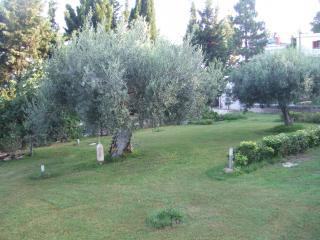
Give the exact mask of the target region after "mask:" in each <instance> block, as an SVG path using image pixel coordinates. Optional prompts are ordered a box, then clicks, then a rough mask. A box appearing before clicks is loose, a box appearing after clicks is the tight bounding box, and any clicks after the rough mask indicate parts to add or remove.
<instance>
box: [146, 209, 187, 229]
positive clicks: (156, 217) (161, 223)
mask: <svg viewBox="0 0 320 240" xmlns="http://www.w3.org/2000/svg"><path fill="white" fill-rule="evenodd" d="M182 220H183V216H182V213H181V212H180V211H179V210H177V209H174V208H168V209H163V210H161V211H159V212H157V213H155V214H153V215H151V216H149V217H147V218H146V225H147V226H149V227H152V228H156V229H161V228H165V227H173V226H174V225H176V224H180V223H182Z"/></svg>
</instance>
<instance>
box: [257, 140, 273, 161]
mask: <svg viewBox="0 0 320 240" xmlns="http://www.w3.org/2000/svg"><path fill="white" fill-rule="evenodd" d="M273 156H274V150H273V149H272V148H271V147H268V146H265V145H263V144H261V143H260V144H259V145H258V150H257V159H258V161H263V160H269V159H271V158H272V157H273Z"/></svg>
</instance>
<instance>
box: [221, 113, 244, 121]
mask: <svg viewBox="0 0 320 240" xmlns="http://www.w3.org/2000/svg"><path fill="white" fill-rule="evenodd" d="M221 119H222V120H229V121H233V120H238V119H247V117H246V116H245V115H244V114H242V113H227V114H224V115H221Z"/></svg>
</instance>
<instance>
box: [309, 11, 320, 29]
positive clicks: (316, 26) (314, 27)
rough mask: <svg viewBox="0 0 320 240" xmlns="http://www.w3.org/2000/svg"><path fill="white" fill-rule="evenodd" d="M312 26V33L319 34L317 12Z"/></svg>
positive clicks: (319, 22)
mask: <svg viewBox="0 0 320 240" xmlns="http://www.w3.org/2000/svg"><path fill="white" fill-rule="evenodd" d="M311 25H312V29H311V30H312V32H314V33H320V12H317V15H316V16H315V17H314V19H313V22H312V23H311Z"/></svg>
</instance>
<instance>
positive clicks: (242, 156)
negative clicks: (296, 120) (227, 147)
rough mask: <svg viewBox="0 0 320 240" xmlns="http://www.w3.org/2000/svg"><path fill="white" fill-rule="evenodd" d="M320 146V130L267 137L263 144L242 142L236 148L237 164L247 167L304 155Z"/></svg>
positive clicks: (314, 129)
mask: <svg viewBox="0 0 320 240" xmlns="http://www.w3.org/2000/svg"><path fill="white" fill-rule="evenodd" d="M319 145H320V128H319V127H317V128H313V129H309V130H299V131H296V132H294V133H287V134H285V133H281V134H278V135H273V136H267V137H264V138H263V139H262V141H261V142H259V143H256V142H241V143H240V146H239V147H237V148H236V154H235V163H236V165H238V166H246V165H248V164H251V163H257V162H261V161H264V160H269V159H271V158H273V157H276V156H282V157H283V156H288V155H292V154H297V153H302V152H304V151H306V150H307V149H308V148H312V147H315V146H319Z"/></svg>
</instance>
